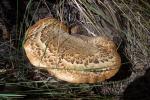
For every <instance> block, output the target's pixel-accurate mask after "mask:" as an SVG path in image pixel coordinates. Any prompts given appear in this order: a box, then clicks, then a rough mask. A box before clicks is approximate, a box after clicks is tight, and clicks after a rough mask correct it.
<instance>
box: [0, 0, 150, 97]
mask: <svg viewBox="0 0 150 100" xmlns="http://www.w3.org/2000/svg"><path fill="white" fill-rule="evenodd" d="M68 4H69V5H71V6H73V7H74V8H75V9H77V10H78V11H77V12H75V13H78V12H79V13H80V16H81V17H80V18H79V19H78V18H76V17H74V16H73V15H71V17H69V16H68V15H69V14H66V11H65V10H67V7H69V6H68ZM18 10H19V9H18ZM51 10H53V11H51ZM43 11H45V12H43ZM67 11H68V10H67ZM54 12H55V13H54ZM56 12H57V13H56ZM69 13H70V12H69ZM45 16H53V17H56V18H58V19H60V20H63V21H64V22H65V23H66V24H67V25H72V24H73V23H74V22H75V21H77V22H78V23H80V24H84V25H85V28H87V29H88V31H89V32H91V34H92V35H93V36H98V35H106V36H108V37H110V38H111V39H114V38H116V37H117V42H116V44H117V45H118V48H119V49H120V48H121V54H122V55H125V57H126V58H127V59H129V62H130V63H132V67H130V70H131V72H132V74H133V73H134V74H136V76H139V75H141V74H143V73H144V72H145V71H146V70H147V69H148V68H149V62H150V59H149V55H150V51H149V50H150V45H149V44H150V32H149V31H150V20H149V17H150V5H149V4H148V3H147V1H146V0H139V1H138V0H137V1H136V0H135V1H134V0H133V1H130V0H113V1H107V0H104V2H102V1H101V0H68V2H67V4H66V1H65V0H62V1H61V2H58V3H56V4H55V5H53V4H51V3H49V2H48V1H46V0H40V1H39V2H37V1H34V0H29V2H28V4H27V6H26V10H25V13H24V17H23V21H22V22H21V24H20V23H17V25H16V26H17V28H16V34H17V35H15V36H14V37H11V38H10V40H8V41H0V42H1V43H0V46H1V48H2V49H0V50H1V51H0V63H1V66H5V68H2V69H1V70H0V82H2V84H0V86H1V85H2V86H3V85H4V86H6V87H14V90H12V91H15V92H16V94H14V93H8V92H7V91H6V92H4V94H1V95H0V96H3V97H12V98H13V97H18V98H20V97H26V95H28V96H30V97H31V96H32V95H34V96H37V97H41V96H43V97H52V98H56V97H58V98H78V99H81V100H82V99H85V98H93V99H102V100H110V99H114V98H115V97H117V96H120V94H121V95H122V92H123V91H124V90H120V91H117V92H114V91H113V89H112V91H111V90H110V91H109V92H110V95H109V96H108V95H107V96H104V95H101V94H102V93H100V92H101V91H100V89H99V88H100V87H103V86H108V87H112V88H114V90H115V88H116V87H113V86H115V84H119V85H121V84H125V87H126V85H127V84H126V83H125V82H126V81H128V82H130V81H133V79H131V76H128V77H127V78H124V79H121V80H117V81H108V82H102V83H97V84H69V83H66V82H61V81H59V80H55V79H53V78H52V77H49V75H48V74H47V72H43V71H39V70H36V69H34V67H33V66H32V65H31V64H30V63H29V62H28V61H27V59H26V58H25V54H24V52H23V48H22V41H23V35H24V33H25V31H26V30H27V28H28V27H29V26H31V25H32V24H33V23H34V22H36V21H37V20H38V19H39V18H43V17H45ZM92 32H94V34H93V33H92ZM13 34H15V33H13ZM16 40H17V43H16V42H15V41H16ZM123 42H124V45H123V44H122V43H123ZM14 43H16V45H15V47H14V45H13V44H14ZM121 45H123V46H122V47H123V48H124V49H123V50H122V47H121ZM5 50H7V51H6V52H5ZM123 59H124V58H123ZM129 62H126V61H124V62H123V64H125V65H126V66H128V63H129ZM22 81H23V82H22ZM124 81H125V82H124ZM4 82H5V83H4ZM120 83H121V84H120ZM123 86H124V85H123ZM125 87H124V88H125ZM8 89H9V88H8ZM18 89H19V90H18ZM22 89H23V90H22ZM12 91H11V92H12ZM111 92H112V93H111ZM118 92H119V93H118ZM17 94H19V95H17ZM116 94H117V95H116ZM85 96H86V97H85Z"/></svg>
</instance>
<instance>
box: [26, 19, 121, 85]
mask: <svg viewBox="0 0 150 100" xmlns="http://www.w3.org/2000/svg"><path fill="white" fill-rule="evenodd" d="M24 49H25V52H26V55H27V57H28V59H29V60H30V62H31V63H32V64H33V65H34V66H36V67H42V68H44V69H46V70H48V71H49V73H51V74H53V75H54V76H55V77H57V78H59V79H61V80H64V81H68V82H71V83H96V82H101V81H104V80H106V79H109V78H111V77H112V76H114V75H115V74H116V73H117V72H118V70H119V68H120V65H121V59H120V56H119V54H118V53H117V48H116V46H115V44H114V43H113V41H111V40H110V39H108V38H107V37H87V36H82V38H79V37H77V36H72V35H69V34H68V28H67V26H65V25H64V24H63V23H62V22H60V21H58V20H56V19H54V18H45V19H41V20H39V21H38V22H37V23H36V24H34V25H33V26H31V27H30V28H29V29H28V30H27V32H26V38H25V42H24Z"/></svg>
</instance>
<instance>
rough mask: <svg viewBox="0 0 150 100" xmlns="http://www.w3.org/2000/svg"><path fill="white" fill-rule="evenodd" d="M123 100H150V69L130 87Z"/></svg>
mask: <svg viewBox="0 0 150 100" xmlns="http://www.w3.org/2000/svg"><path fill="white" fill-rule="evenodd" d="M123 100H150V69H148V70H147V71H146V73H145V75H143V76H141V77H139V78H137V79H135V80H134V81H133V82H132V83H130V84H129V85H128V87H127V88H126V90H125V91H124V96H123Z"/></svg>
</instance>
